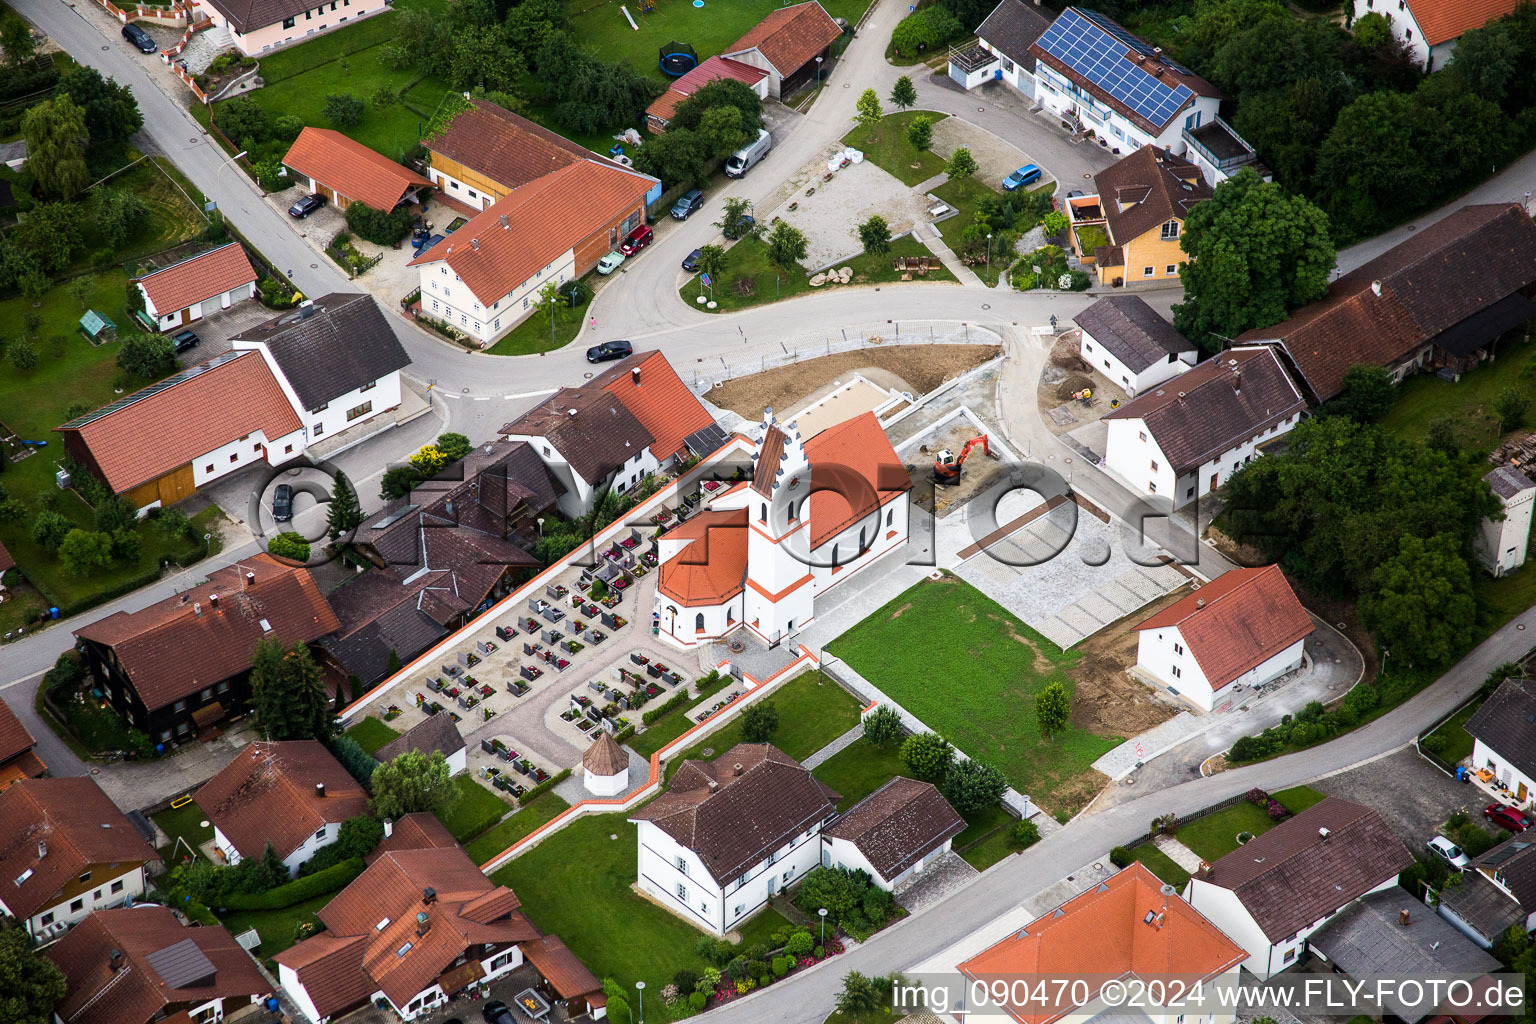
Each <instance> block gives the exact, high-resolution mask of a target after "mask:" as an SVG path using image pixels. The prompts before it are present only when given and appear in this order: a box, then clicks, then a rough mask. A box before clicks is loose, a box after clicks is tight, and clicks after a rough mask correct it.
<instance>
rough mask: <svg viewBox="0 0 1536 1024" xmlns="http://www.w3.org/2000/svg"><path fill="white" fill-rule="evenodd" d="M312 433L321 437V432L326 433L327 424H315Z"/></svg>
mask: <svg viewBox="0 0 1536 1024" xmlns="http://www.w3.org/2000/svg"><path fill="white" fill-rule="evenodd" d="M310 433H311V434H313V435H315V436H316V437H319V436H320V435H321V434H323V433H325V424H324V423H316V424H315V425H314V427H313V428H311V429H310Z"/></svg>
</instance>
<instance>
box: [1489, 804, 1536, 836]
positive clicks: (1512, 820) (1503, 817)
mask: <svg viewBox="0 0 1536 1024" xmlns="http://www.w3.org/2000/svg"><path fill="white" fill-rule="evenodd" d="M1483 817H1485V818H1487V819H1488V820H1489V821H1491V822H1493V823H1494V824H1495V825H1498V826H1500V827H1501V828H1507V829H1509V830H1510V831H1511V832H1524V831H1525V830H1526V829H1528V828H1530V827H1531V819H1529V818H1527V817H1526V816H1525V815H1523V814H1521V813H1520V812H1519V811H1517V810H1515V809H1514V808H1513V807H1505V806H1504V805H1503V804H1489V805H1488V806H1487V807H1484V808H1483Z"/></svg>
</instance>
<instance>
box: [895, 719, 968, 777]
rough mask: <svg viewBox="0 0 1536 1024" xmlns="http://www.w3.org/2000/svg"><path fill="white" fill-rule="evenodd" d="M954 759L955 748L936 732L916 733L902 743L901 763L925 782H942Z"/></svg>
mask: <svg viewBox="0 0 1536 1024" xmlns="http://www.w3.org/2000/svg"><path fill="white" fill-rule="evenodd" d="M954 760H955V748H954V747H952V746H950V745H949V741H948V740H946V739H945V738H944V737H943V736H940V735H939V734H938V733H936V732H920V733H914V734H913V735H911V736H908V737H907V739H906V742H904V743H903V744H902V745H901V763H902V764H904V765H906V766H907V770H908V771H910V772H911V773H912V774H913V776H914V777H915V778H918V779H920V780H922V781H923V782H932V783H934V784H939V783H942V782H943V781H944V776H945V775H946V774H948V772H949V766H950V765H951V764H952V763H953V762H954Z"/></svg>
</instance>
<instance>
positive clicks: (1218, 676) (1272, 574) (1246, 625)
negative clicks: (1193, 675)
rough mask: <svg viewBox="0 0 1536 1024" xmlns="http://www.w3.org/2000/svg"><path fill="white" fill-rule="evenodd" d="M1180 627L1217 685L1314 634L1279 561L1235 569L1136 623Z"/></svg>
mask: <svg viewBox="0 0 1536 1024" xmlns="http://www.w3.org/2000/svg"><path fill="white" fill-rule="evenodd" d="M1170 626H1171V627H1176V628H1177V629H1178V631H1179V633H1180V635H1181V636H1183V637H1184V643H1185V644H1187V645H1188V647H1189V653H1190V654H1192V655H1194V657H1195V661H1196V662H1198V663H1199V665H1200V671H1201V672H1203V673H1205V678H1206V680H1207V681H1208V682H1209V683H1210V684H1211V689H1212V690H1219V689H1221V688H1222V687H1223V686H1226V685H1227V684H1228V683H1230V682H1232V680H1234V679H1236V678H1237V677H1238V676H1240V675H1242V674H1243V673H1244V672H1247V671H1248V670H1249V669H1251V668H1254V667H1256V666H1257V665H1260V664H1262V663H1263V662H1264V661H1266V660H1268V659H1269V658H1272V657H1274V656H1275V655H1276V654H1279V653H1280V652H1281V651H1283V650H1285V649H1286V648H1287V647H1289V646H1291V645H1292V644H1294V643H1296V642H1297V641H1298V640H1302V639H1305V638H1306V637H1308V636H1310V635H1311V634H1312V630H1313V626H1312V619H1311V618H1310V617H1309V616H1308V615H1307V610H1306V609H1305V608H1303V607H1302V606H1301V602H1300V601H1298V600H1297V599H1296V592H1295V591H1294V590H1292V589H1291V585H1290V583H1289V582H1288V581H1287V580H1286V578H1285V574H1284V573H1282V572H1281V571H1280V567H1279V566H1278V565H1268V566H1264V567H1263V568H1259V569H1232V570H1229V571H1228V572H1224V573H1222V574H1221V575H1220V576H1218V577H1216V578H1215V579H1214V580H1212V581H1211V582H1209V583H1207V584H1206V585H1205V586H1203V587H1201V588H1200V589H1199V590H1197V591H1195V592H1194V593H1192V594H1190V595H1189V596H1188V597H1185V598H1184V599H1182V600H1180V601H1177V602H1175V603H1174V604H1171V605H1169V606H1168V607H1167V608H1164V609H1163V610H1162V611H1161V612H1159V613H1158V614H1156V615H1154V616H1152V617H1151V618H1150V619H1147V620H1145V621H1143V622H1141V623H1139V624H1138V625H1137V626H1136V630H1137V631H1138V632H1140V631H1143V630H1148V629H1167V628H1169V627H1170Z"/></svg>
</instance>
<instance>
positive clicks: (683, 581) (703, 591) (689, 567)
mask: <svg viewBox="0 0 1536 1024" xmlns="http://www.w3.org/2000/svg"><path fill="white" fill-rule="evenodd" d="M689 538H692V539H691V540H690V542H689V543H688V544H685V545H684V546H683V547H682V549H681V550H679V551H678V552H677V554H675V555H673V556H672V557H671V558H669V559H667V560H666V562H664V563H663V564H662V566H661V576H660V579H659V582H658V583H657V589H658V590H659V591H660V592H661V593H662V594H664V595H665V596H667V597H669V598H671V599H672V600H674V601H677V602H678V603H680V604H683V605H687V606H698V605H716V604H721V603H722V602H724V601H727V600H729V599H731V598H733V597H735V596H736V595H737V594H739V593H741V591H742V588H743V587H745V586H746V580H747V544H748V537H747V510H746V509H744V508H738V509H725V510H715V509H710V510H708V511H705V512H700V513H699V514H698V515H696V516H694V517H693V518H692V519H690V520H688V522H686V523H684V524H683V525H682V526H679V527H677V528H676V529H674V530H672V532H670V533H668V534H667V535H666V539H668V540H688V539H689Z"/></svg>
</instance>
